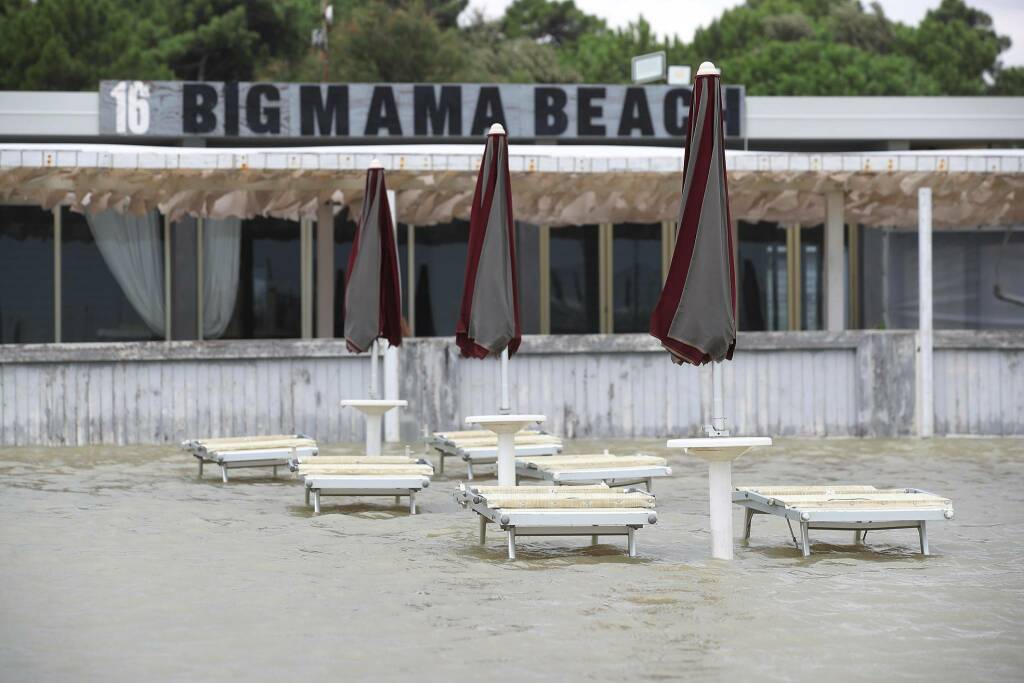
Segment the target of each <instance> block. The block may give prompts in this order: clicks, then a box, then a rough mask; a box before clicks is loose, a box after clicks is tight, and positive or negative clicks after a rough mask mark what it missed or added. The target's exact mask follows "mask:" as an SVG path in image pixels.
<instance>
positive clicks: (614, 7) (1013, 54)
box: [469, 0, 1024, 68]
mask: <svg viewBox="0 0 1024 683" xmlns="http://www.w3.org/2000/svg"><path fill="white" fill-rule="evenodd" d="M880 2H881V5H882V9H884V10H885V13H886V15H887V16H888V17H890V18H891V19H895V20H896V21H901V22H903V23H905V24H916V23H918V22H919V21H921V18H922V17H924V14H925V12H927V11H928V10H929V9H930V8H933V7H937V6H938V5H939V0H880ZM509 4H511V0H471V2H470V5H469V6H470V8H471V9H481V10H483V12H484V14H485V15H486V16H488V17H496V16H500V15H501V14H502V12H503V11H504V9H505V7H507V6H508V5H509ZM740 4H742V2H741V0H632V1H623V0H576V6H577V7H579V8H581V9H583V10H584V11H586V12H587V13H589V14H596V15H597V16H599V17H602V18H604V19H605V20H606V21H608V23H609V24H611V25H612V26H616V27H618V26H625V25H626V24H627V23H629V22H630V21H634V20H635V19H636V18H637V17H638V16H639V15H641V14H642V15H643V16H644V17H645V18H646V19H647V21H649V22H650V23H651V26H653V27H654V30H655V31H656V32H657V33H658V34H659V35H671V34H675V35H678V36H679V37H680V38H682V39H684V40H686V41H689V40H690V39H691V38H692V37H693V32H694V30H696V28H697V27H698V26H705V25H707V24H708V23H709V22H710V21H712V20H713V19H715V18H716V17H718V16H719V15H721V14H722V11H723V10H726V9H728V8H729V7H735V6H736V5H740ZM862 4H863V5H865V6H867V5H868V4H869V3H868V2H866V1H863V0H862ZM967 4H968V5H970V6H971V7H975V8H977V9H980V10H984V11H985V12H987V13H988V14H989V15H990V16H991V17H992V20H993V22H994V23H995V26H996V31H998V32H999V33H1000V34H1001V35H1007V36H1009V37H1010V38H1011V39H1012V40H1013V46H1012V47H1011V48H1010V49H1009V50H1007V51H1006V52H1004V53H1003V54H1002V60H1003V63H1004V64H1008V65H1022V64H1024V0H967ZM950 68H956V65H955V64H951V65H950Z"/></svg>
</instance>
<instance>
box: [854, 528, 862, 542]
mask: <svg viewBox="0 0 1024 683" xmlns="http://www.w3.org/2000/svg"><path fill="white" fill-rule="evenodd" d="M863 543H864V530H863V529H855V530H854V532H853V544H854V545H862V544H863Z"/></svg>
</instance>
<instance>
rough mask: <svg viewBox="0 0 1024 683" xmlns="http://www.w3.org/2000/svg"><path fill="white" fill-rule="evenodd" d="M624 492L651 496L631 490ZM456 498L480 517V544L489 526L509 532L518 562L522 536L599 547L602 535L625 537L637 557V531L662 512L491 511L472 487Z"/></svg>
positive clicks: (510, 550) (630, 552)
mask: <svg viewBox="0 0 1024 683" xmlns="http://www.w3.org/2000/svg"><path fill="white" fill-rule="evenodd" d="M623 492H624V493H632V492H638V493H647V492H646V491H643V490H641V489H631V488H627V489H625V490H624V491H623ZM647 495H652V494H647ZM652 497H653V495H652ZM455 499H456V501H457V502H458V503H459V504H460V505H462V506H463V507H466V508H469V509H471V510H472V511H473V512H475V513H476V514H477V517H478V520H479V540H480V545H485V544H486V542H487V525H488V524H494V525H496V526H497V527H499V528H500V529H501V530H502V531H504V532H505V535H506V541H507V544H508V559H510V560H515V559H516V538H518V537H520V536H590V539H591V544H592V545H597V543H598V539H599V537H601V536H625V537H626V552H627V554H628V555H629V557H636V556H637V551H636V532H637V530H638V529H642V528H643V527H644V526H646V525H648V524H657V522H658V513H657V512H656V511H655V510H653V509H651V508H590V509H576V508H560V509H517V508H491V507H488V505H487V501H486V499H485V498H483V497H482V496H479V495H476V494H475V492H474V490H473V489H472V488H470V487H463V488H460V490H458V491H456V493H455Z"/></svg>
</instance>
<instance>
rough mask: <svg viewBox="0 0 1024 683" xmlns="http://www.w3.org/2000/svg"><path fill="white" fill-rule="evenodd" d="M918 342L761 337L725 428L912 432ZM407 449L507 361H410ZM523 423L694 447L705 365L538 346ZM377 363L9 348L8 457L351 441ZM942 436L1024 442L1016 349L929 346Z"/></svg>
mask: <svg viewBox="0 0 1024 683" xmlns="http://www.w3.org/2000/svg"><path fill="white" fill-rule="evenodd" d="M915 348H916V337H915V334H914V333H913V332H908V331H891V332H889V331H886V332H881V331H864V332H841V333H824V332H822V333H794V334H787V333H751V334H743V335H741V337H740V344H739V351H738V352H737V354H736V358H735V360H734V361H733V362H731V363H726V364H724V365H723V366H722V370H723V372H724V375H723V378H724V385H725V392H726V397H725V398H726V415H727V418H728V427H729V429H730V430H731V431H732V432H733V433H736V434H768V435H778V436H790V435H793V436H815V435H817V436H832V435H836V436H841V435H855V436H898V435H905V434H912V433H913V431H914V425H915V421H914V415H915V399H914V379H915ZM400 363H401V371H400V377H401V380H400V392H401V393H400V395H401V397H402V398H405V399H407V400H408V401H409V408H408V409H407V410H404V411H402V412H401V414H400V424H401V429H402V435H403V438H405V439H413V438H415V437H417V436H419V435H421V434H422V433H423V431H424V430H432V429H438V428H452V427H456V426H461V425H463V424H464V422H463V420H464V417H465V416H466V415H471V414H474V413H490V412H493V411H495V410H496V409H497V402H498V383H499V376H498V367H499V366H498V362H497V361H495V360H485V361H478V360H464V359H461V358H459V357H458V353H457V350H456V348H455V347H454V345H453V344H452V342H451V340H450V339H414V340H408V341H407V342H406V343H405V344H404V345H403V347H402V350H401V354H400ZM510 377H511V383H512V397H513V408H514V409H516V410H521V411H529V412H540V413H544V414H545V415H547V416H548V420H547V422H546V424H545V427H546V428H548V429H550V430H552V431H554V432H557V433H560V434H563V435H565V436H568V437H572V438H602V437H665V436H672V435H685V434H696V433H698V432H699V431H700V428H701V425H702V424H703V423H704V422H705V421H706V420H707V419H708V417H709V413H710V404H711V377H710V372H709V368H707V367H704V368H700V369H698V368H693V367H690V366H685V367H679V366H675V365H673V364H672V363H671V362H670V361H669V360H668V357H667V355H666V354H665V352H664V351H662V350H661V349H660V348H659V347H658V345H657V342H655V341H654V340H652V339H650V338H648V337H646V336H644V335H615V336H597V335H595V336H581V337H565V336H560V337H528V338H526V339H524V341H523V345H522V348H521V350H520V353H519V354H518V355H517V356H516V357H515V358H514V359H513V360H512V363H511V370H510ZM368 380H369V363H368V358H367V357H366V356H362V357H357V356H354V355H352V354H350V353H349V352H348V351H346V350H345V347H344V342H340V341H335V340H318V341H273V342H270V341H253V342H205V343H195V342H171V343H152V344H151V343H146V344H74V345H26V346H3V347H0V444H2V445H27V444H45V445H62V444H67V445H82V444H93V443H117V444H120V443H174V442H177V441H179V440H181V439H183V438H186V437H188V436H194V435H210V436H228V435H238V434H246V433H268V432H291V431H298V432H303V433H307V434H310V435H314V436H316V437H317V438H319V439H321V440H323V441H325V442H336V441H358V440H360V439H362V438H363V420H362V418H361V416H360V415H359V414H358V413H356V412H355V411H351V410H344V409H342V408H341V407H340V406H339V403H340V401H341V400H342V399H345V398H359V397H364V396H366V395H367V384H368ZM935 401H936V403H935V415H936V429H937V431H938V433H943V434H998V435H1021V434H1024V334H1021V333H1001V332H998V333H988V332H986V333H978V332H970V333H963V332H937V333H936V351H935Z"/></svg>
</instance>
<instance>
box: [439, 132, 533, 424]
mask: <svg viewBox="0 0 1024 683" xmlns="http://www.w3.org/2000/svg"><path fill="white" fill-rule="evenodd" d="M514 226H515V223H514V221H513V218H512V187H511V183H510V182H509V173H508V136H507V135H506V134H505V129H504V128H502V127H501V125H500V124H497V123H496V124H494V125H493V126H491V130H490V132H489V133H488V135H487V147H486V148H485V149H484V158H483V161H482V162H481V164H480V172H479V173H478V174H477V179H476V191H475V192H474V193H473V207H472V209H471V212H470V219H469V252H468V255H467V258H466V276H465V281H464V284H463V288H462V306H461V307H460V308H459V322H458V325H457V326H456V328H455V343H456V344H458V346H459V350H460V351H461V353H462V355H463V356H464V357H467V358H486V357H488V356H498V355H503V354H502V352H504V351H505V350H507V351H508V353H509V354H512V353H515V352H516V350H517V349H518V348H519V342H520V340H521V338H522V331H521V330H520V327H519V288H518V284H517V281H516V248H515V236H514V234H513V228H514ZM502 407H503V408H507V407H508V406H507V405H503V406H502Z"/></svg>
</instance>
